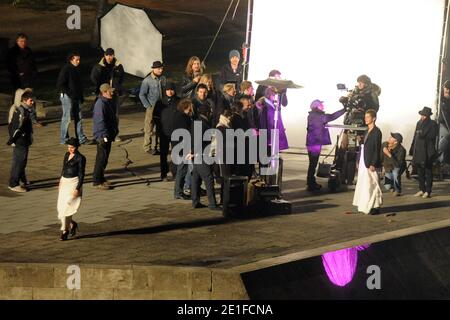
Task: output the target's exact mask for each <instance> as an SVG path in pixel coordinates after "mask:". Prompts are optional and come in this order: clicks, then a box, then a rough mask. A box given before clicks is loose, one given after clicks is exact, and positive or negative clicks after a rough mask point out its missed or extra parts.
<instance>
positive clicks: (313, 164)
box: [306, 152, 320, 186]
mask: <svg viewBox="0 0 450 320" xmlns="http://www.w3.org/2000/svg"><path fill="white" fill-rule="evenodd" d="M319 157H320V153H313V152H308V158H309V166H308V177H307V179H306V184H307V185H308V186H313V185H315V184H316V168H317V163H318V162H319Z"/></svg>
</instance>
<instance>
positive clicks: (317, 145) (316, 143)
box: [306, 100, 345, 191]
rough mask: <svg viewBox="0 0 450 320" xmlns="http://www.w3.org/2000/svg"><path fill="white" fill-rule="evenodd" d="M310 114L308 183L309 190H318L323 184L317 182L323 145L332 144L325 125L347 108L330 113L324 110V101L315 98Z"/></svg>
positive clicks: (307, 139) (307, 135) (307, 145)
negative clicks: (317, 171) (318, 165)
mask: <svg viewBox="0 0 450 320" xmlns="http://www.w3.org/2000/svg"><path fill="white" fill-rule="evenodd" d="M310 108H311V111H310V112H309V115H308V127H307V134H306V148H307V149H308V158H309V167H308V177H307V180H306V185H307V189H308V191H317V190H319V189H320V188H322V186H321V185H320V184H318V183H317V182H316V177H315V174H316V168H317V163H318V162H319V157H320V152H321V151H322V146H324V145H330V144H331V138H330V132H329V131H328V128H327V127H326V126H325V125H326V124H327V123H328V122H331V121H333V120H335V119H337V118H339V117H340V116H342V115H343V114H344V113H345V109H341V110H339V111H336V112H335V113H332V114H328V113H325V111H324V105H323V101H320V100H314V101H313V102H311V105H310Z"/></svg>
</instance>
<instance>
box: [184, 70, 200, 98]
mask: <svg viewBox="0 0 450 320" xmlns="http://www.w3.org/2000/svg"><path fill="white" fill-rule="evenodd" d="M197 84H198V83H197V82H194V81H193V79H192V77H190V76H188V75H187V74H185V75H183V80H182V82H181V96H182V97H183V98H193V97H195V88H196V87H197Z"/></svg>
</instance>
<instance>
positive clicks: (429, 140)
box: [409, 107, 439, 198]
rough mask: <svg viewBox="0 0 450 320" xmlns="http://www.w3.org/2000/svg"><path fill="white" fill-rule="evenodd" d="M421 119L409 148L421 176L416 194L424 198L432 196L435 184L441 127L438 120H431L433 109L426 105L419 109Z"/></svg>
mask: <svg viewBox="0 0 450 320" xmlns="http://www.w3.org/2000/svg"><path fill="white" fill-rule="evenodd" d="M419 114H420V120H419V122H417V125H416V131H415V134H414V139H413V142H412V145H411V148H410V150H409V154H410V155H412V156H413V159H412V163H413V165H415V166H416V168H417V174H418V176H419V189H420V190H419V192H417V193H416V194H415V195H414V196H416V197H422V198H430V197H431V188H432V186H433V171H432V169H433V162H434V161H435V160H436V158H437V155H438V153H437V151H436V139H437V137H438V134H439V127H438V124H437V123H436V121H434V120H431V119H430V116H431V115H432V114H433V113H432V112H431V109H430V108H428V107H424V108H423V109H422V110H421V111H419Z"/></svg>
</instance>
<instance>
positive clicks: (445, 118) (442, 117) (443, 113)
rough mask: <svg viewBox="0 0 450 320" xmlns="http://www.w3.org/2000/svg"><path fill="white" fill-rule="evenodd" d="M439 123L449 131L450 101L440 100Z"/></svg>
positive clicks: (443, 98)
mask: <svg viewBox="0 0 450 320" xmlns="http://www.w3.org/2000/svg"><path fill="white" fill-rule="evenodd" d="M439 123H440V124H442V125H444V126H445V127H446V128H447V129H450V99H447V98H445V97H442V98H441V109H440V110H439Z"/></svg>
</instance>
